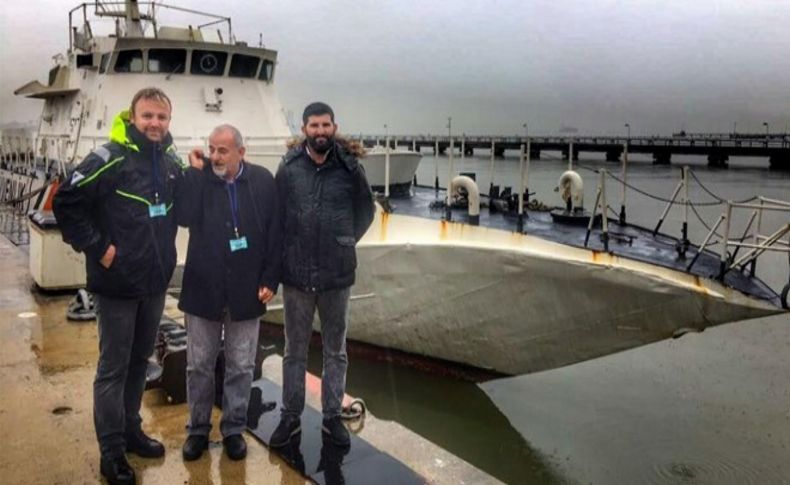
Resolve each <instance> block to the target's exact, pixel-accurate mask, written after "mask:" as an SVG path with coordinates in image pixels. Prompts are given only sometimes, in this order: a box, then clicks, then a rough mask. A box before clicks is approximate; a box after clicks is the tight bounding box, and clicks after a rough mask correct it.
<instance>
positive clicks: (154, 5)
mask: <svg viewBox="0 0 790 485" xmlns="http://www.w3.org/2000/svg"><path fill="white" fill-rule="evenodd" d="M127 3H128V2H126V1H103V0H94V1H92V2H84V3H81V4H79V5H77V6H76V7H74V8H73V9H71V10H70V11H69V50H73V49H74V47H78V48H80V49H85V48H86V47H88V44H89V43H88V42H87V41H88V40H90V39H91V38H93V33H92V28H91V25H90V19H91V18H93V17H96V18H101V17H110V18H116V19H124V18H127V19H128V18H130V15H129V13H128V12H126V8H127ZM135 3H136V4H137V7H138V8H139V7H142V6H146V7H147V11H146V12H145V13H142V12H140V14H139V19H140V20H144V21H147V22H149V23H150V24H151V25H152V26H153V36H154V37H156V36H157V21H156V10H157V9H162V8H166V9H169V10H175V11H178V12H183V13H188V14H192V15H199V16H202V17H206V18H207V19H209V21H208V22H205V23H203V24H200V25H198V26H197V29H198V30H201V29H203V28H205V27H210V26H213V25H217V24H227V31H228V37H227V43H228V44H233V43H234V42H236V39H235V37H234V36H233V25H232V23H231V18H230V17H225V16H222V15H216V14H212V13H208V12H202V11H199V10H194V9H190V8H184V7H178V6H176V5H165V4H163V3H161V2H154V1H151V2H135ZM89 9H92V11H90V10H89ZM80 11H81V13H82V15H81V16H82V23H83V32H84V33H83V34H80V33H79V32H78V31H77V27H76V26H74V18H73V17H74V14H75V13H78V12H80ZM89 13H90V15H89ZM190 29H191V28H190ZM116 35H118V32H116ZM218 37H219V39H220V41H221V42H222V41H223V38H222V34H221V32H219V31H218Z"/></svg>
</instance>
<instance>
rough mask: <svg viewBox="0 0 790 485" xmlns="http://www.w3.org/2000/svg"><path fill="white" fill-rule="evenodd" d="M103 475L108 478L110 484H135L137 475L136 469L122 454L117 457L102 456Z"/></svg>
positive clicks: (101, 467)
mask: <svg viewBox="0 0 790 485" xmlns="http://www.w3.org/2000/svg"><path fill="white" fill-rule="evenodd" d="M99 468H100V469H101V475H102V476H103V477H104V478H106V479H107V483H109V484H110V485H134V483H136V482H135V476H134V470H132V467H131V466H129V462H128V461H126V457H125V456H123V455H121V456H117V457H109V458H104V457H102V458H101V465H100V467H99Z"/></svg>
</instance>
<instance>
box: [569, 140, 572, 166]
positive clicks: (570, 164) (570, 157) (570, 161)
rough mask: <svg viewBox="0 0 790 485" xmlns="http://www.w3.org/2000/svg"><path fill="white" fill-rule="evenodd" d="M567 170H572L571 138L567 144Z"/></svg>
mask: <svg viewBox="0 0 790 485" xmlns="http://www.w3.org/2000/svg"><path fill="white" fill-rule="evenodd" d="M568 170H573V139H571V141H570V143H569V145H568Z"/></svg>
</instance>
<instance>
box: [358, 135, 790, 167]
mask: <svg viewBox="0 0 790 485" xmlns="http://www.w3.org/2000/svg"><path fill="white" fill-rule="evenodd" d="M359 139H360V140H361V141H362V142H363V143H364V144H365V145H366V146H374V145H384V144H385V143H386V141H385V140H386V139H387V137H386V136H382V135H361V136H360V137H359ZM529 141H530V142H531V145H530V146H531V150H530V156H531V158H532V159H533V160H538V159H540V157H541V153H542V152H545V151H553V152H560V153H561V154H562V158H563V159H565V160H567V159H568V156H569V155H571V153H570V152H571V150H572V151H573V153H572V156H573V159H574V160H578V158H579V153H581V152H588V153H604V154H605V155H606V160H607V161H611V162H616V161H619V160H620V158H621V156H622V154H623V153H624V152H625V151H626V148H627V150H628V153H631V154H634V153H640V154H648V155H652V157H653V163H655V164H658V165H668V164H670V163H671V161H672V156H673V155H705V156H707V157H708V165H709V166H711V167H718V168H726V167H727V162H728V160H729V159H730V157H734V156H739V157H764V158H765V159H766V160H767V162H768V165H769V167H770V168H771V169H775V170H790V137H788V136H787V135H786V134H775V133H771V134H763V135H748V134H688V135H684V136H639V137H637V136H635V137H624V136H587V135H579V136H554V135H550V136H542V135H541V136H530V137H529ZM450 142H451V137H450V136H447V135H444V136H432V135H399V136H393V135H390V136H389V143H390V146H392V147H393V148H394V147H404V148H408V149H410V150H413V151H423V149H425V148H427V149H429V150H432V151H433V153H439V154H444V153H445V152H446V151H447V150H448V148H449V147H450ZM452 143H453V146H454V148H455V150H457V151H458V153H463V154H464V155H467V156H471V155H473V154H474V152H475V150H487V151H489V153H490V150H493V152H494V155H495V156H497V157H501V156H504V154H505V151H506V150H515V151H518V150H519V149H520V148H521V145H526V143H527V137H525V136H496V135H459V136H453V137H452Z"/></svg>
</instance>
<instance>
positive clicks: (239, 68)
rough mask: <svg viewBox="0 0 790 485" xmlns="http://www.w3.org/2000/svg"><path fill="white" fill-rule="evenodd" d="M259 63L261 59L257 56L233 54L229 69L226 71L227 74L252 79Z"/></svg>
mask: <svg viewBox="0 0 790 485" xmlns="http://www.w3.org/2000/svg"><path fill="white" fill-rule="evenodd" d="M260 63H261V60H260V58H258V57H255V56H245V55H244V54H233V58H232V59H231V60H230V71H229V72H228V76H230V77H246V78H250V79H254V78H255V73H257V72H258V64H260Z"/></svg>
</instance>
